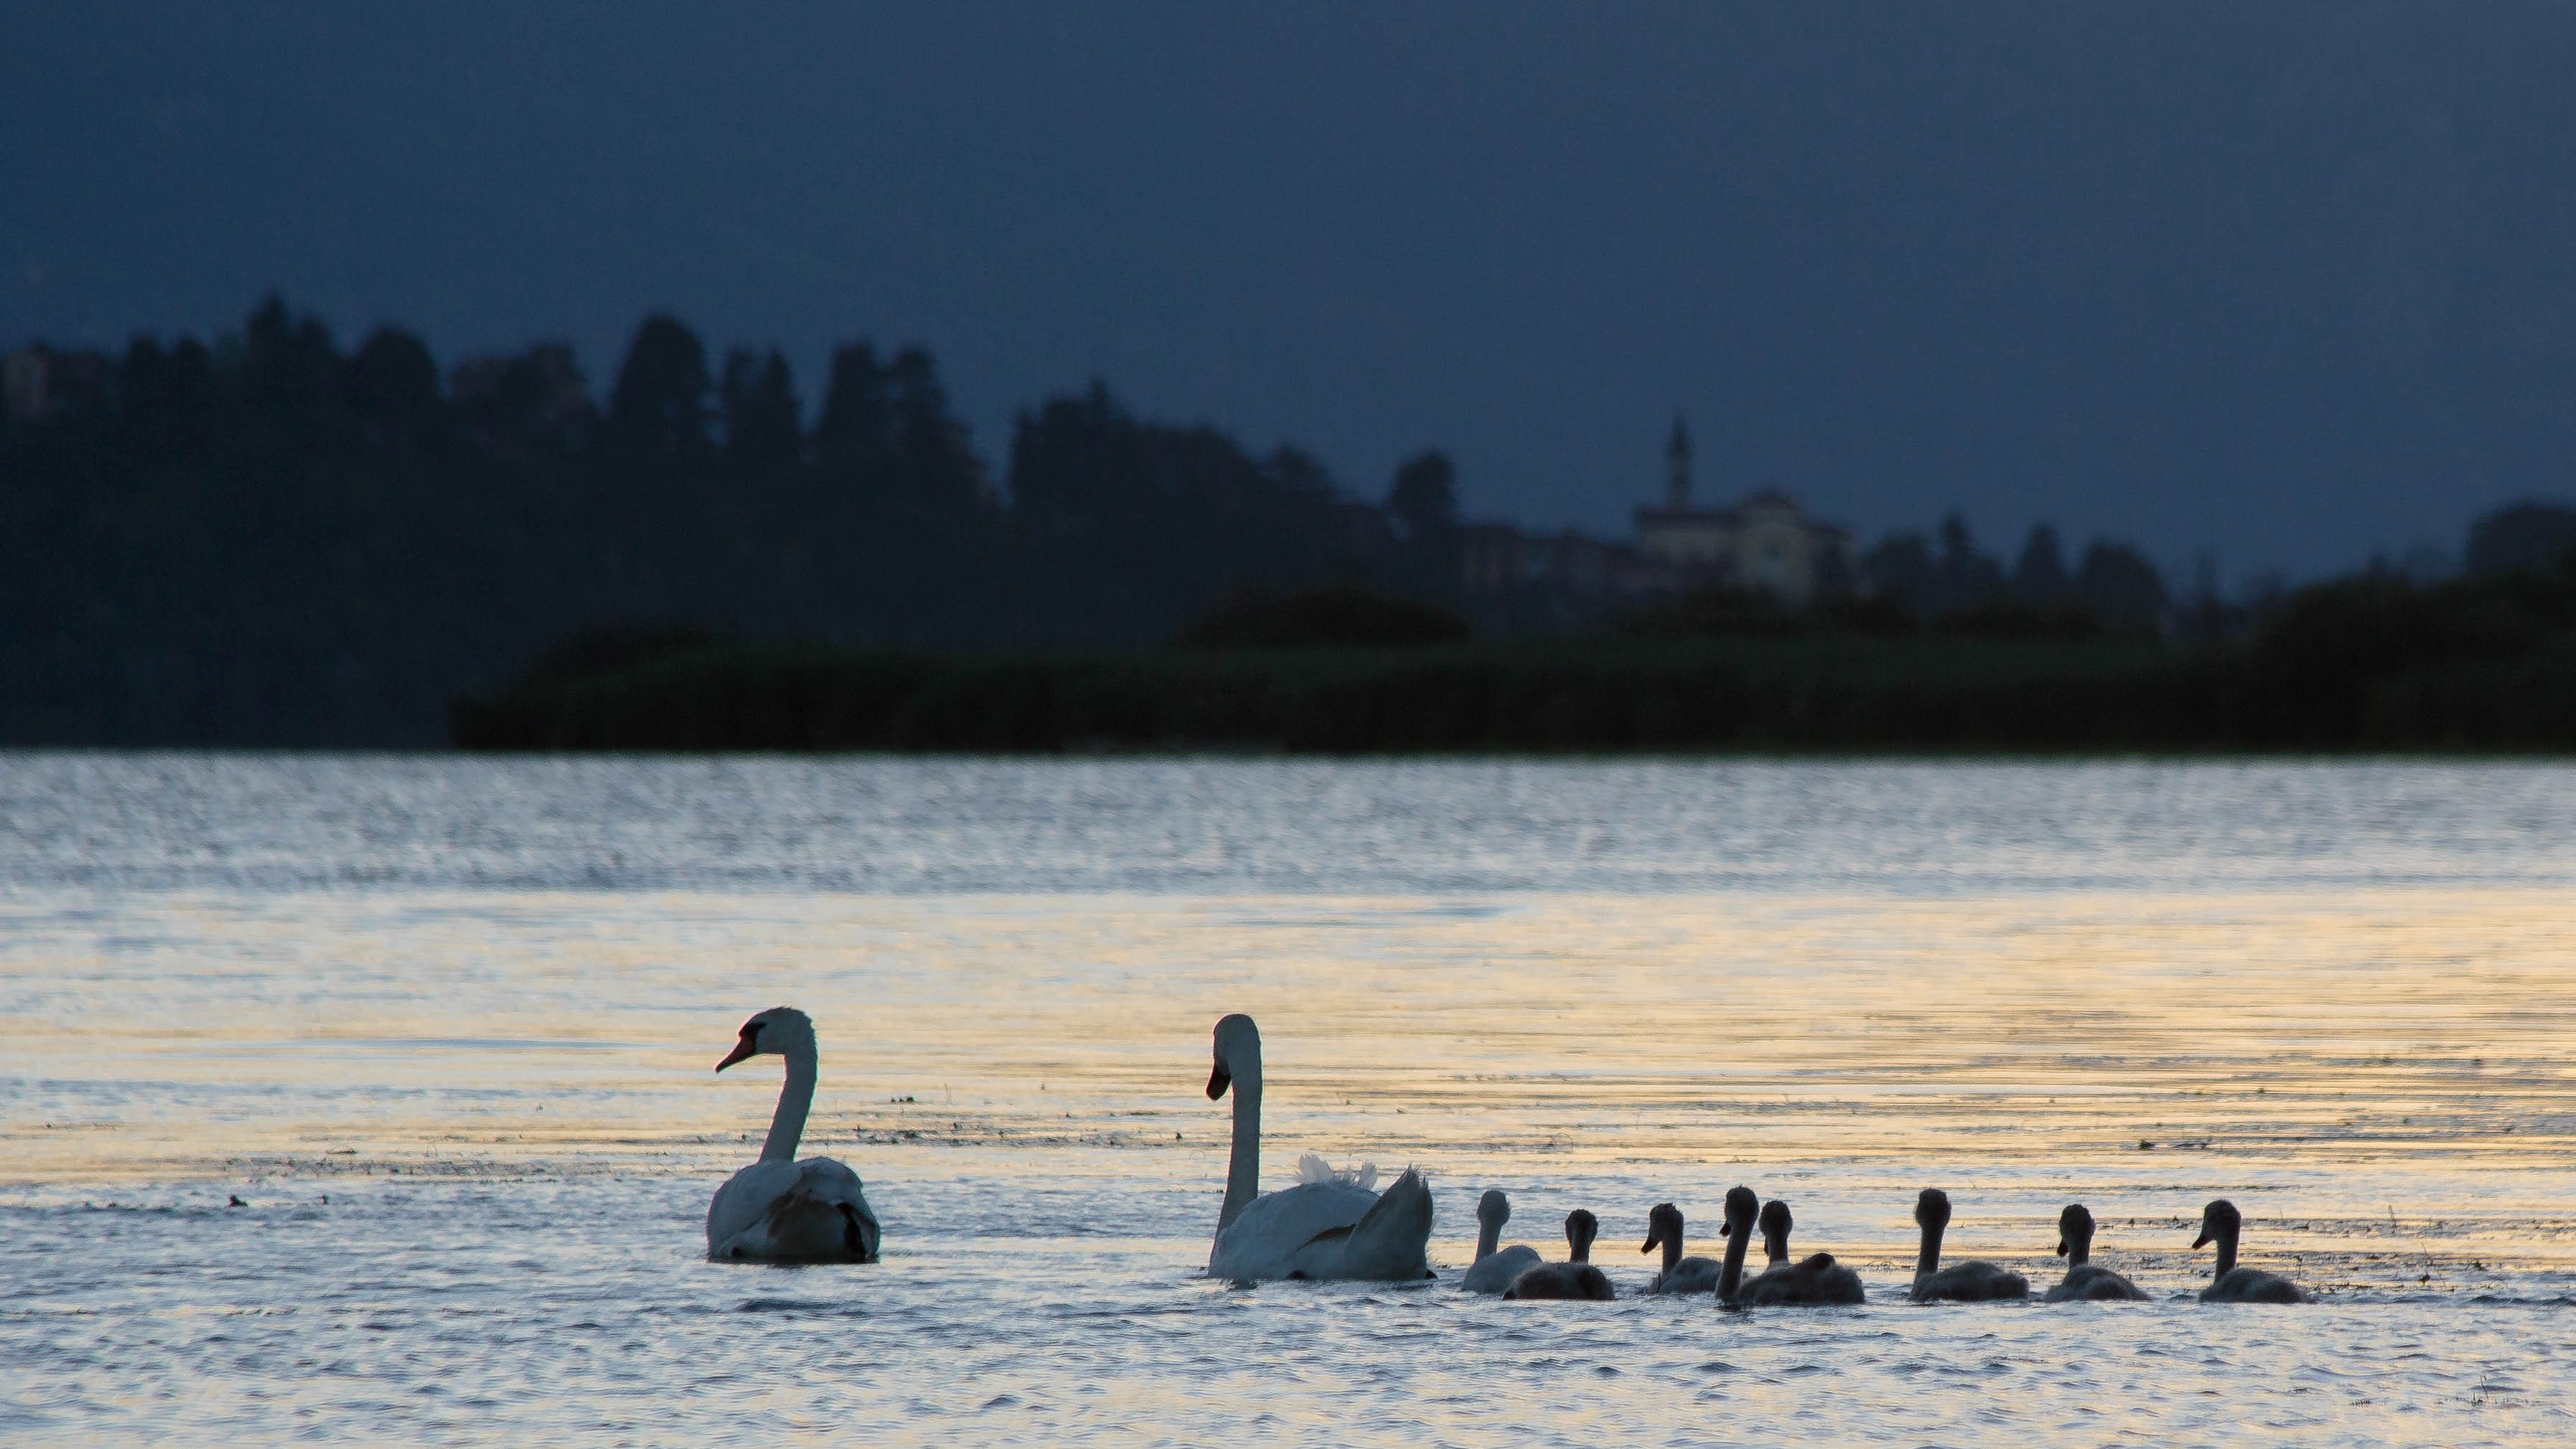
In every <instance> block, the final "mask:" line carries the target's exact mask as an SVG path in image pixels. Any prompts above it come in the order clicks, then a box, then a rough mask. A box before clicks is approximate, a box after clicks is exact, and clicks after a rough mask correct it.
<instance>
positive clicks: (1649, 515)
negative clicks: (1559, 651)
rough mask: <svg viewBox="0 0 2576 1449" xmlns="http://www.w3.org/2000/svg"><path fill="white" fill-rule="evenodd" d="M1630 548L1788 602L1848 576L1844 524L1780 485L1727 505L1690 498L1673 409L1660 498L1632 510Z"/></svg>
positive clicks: (1694, 574) (1685, 455)
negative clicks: (1812, 516) (1815, 516)
mask: <svg viewBox="0 0 2576 1449" xmlns="http://www.w3.org/2000/svg"><path fill="white" fill-rule="evenodd" d="M1637 551H1638V552H1639V553H1641V554H1643V555H1645V556H1646V557H1647V558H1649V559H1652V560H1654V561H1656V562H1659V563H1664V564H1669V565H1671V566H1673V567H1674V568H1676V569H1678V570H1680V571H1681V572H1682V574H1683V576H1684V577H1686V578H1687V579H1689V580H1690V582H1691V583H1692V584H1695V585H1705V584H1725V585H1731V586H1733V587H1736V588H1745V589H1759V590H1761V591H1763V592H1765V593H1768V594H1770V595H1771V596H1772V597H1774V598H1776V599H1778V600H1779V601H1780V602H1781V603H1783V604H1786V605H1788V606H1790V607H1791V608H1802V607H1804V606H1805V605H1806V604H1807V602H1808V601H1809V600H1811V599H1813V598H1814V597H1815V596H1816V594H1817V592H1818V591H1819V590H1820V589H1825V588H1829V587H1832V586H1834V584H1835V583H1836V582H1837V581H1847V580H1849V579H1851V578H1852V577H1853V576H1854V559H1853V553H1852V537H1851V533H1850V531H1849V530H1847V529H1842V528H1836V527H1834V526H1833V525H1831V524H1824V523H1814V522H1811V521H1809V520H1808V518H1807V513H1806V510H1805V509H1803V508H1801V507H1799V506H1798V501H1797V500H1796V499H1794V498H1791V497H1789V496H1788V495H1787V494H1785V493H1778V492H1773V491H1770V490H1765V491H1763V492H1760V493H1756V494H1754V495H1753V496H1751V497H1749V498H1747V499H1745V500H1744V501H1743V502H1741V503H1738V504H1736V505H1735V506H1734V507H1732V508H1702V507H1699V506H1697V505H1696V504H1694V503H1693V502H1692V501H1691V443H1690V430H1689V429H1688V428H1687V427H1685V426H1684V425H1683V422H1682V418H1681V415H1680V414H1679V413H1675V414H1674V415H1673V432H1672V437H1671V439H1670V440H1669V441H1668V442H1666V443H1665V445H1664V503H1663V506H1662V507H1660V508H1659V507H1656V506H1654V505H1653V504H1648V505H1646V506H1644V507H1641V508H1639V509H1638V510H1637Z"/></svg>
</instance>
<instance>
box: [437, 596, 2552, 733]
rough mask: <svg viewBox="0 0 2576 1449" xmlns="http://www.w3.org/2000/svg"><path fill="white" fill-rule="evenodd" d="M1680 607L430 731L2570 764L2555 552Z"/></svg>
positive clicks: (698, 698) (928, 660)
mask: <svg viewBox="0 0 2576 1449" xmlns="http://www.w3.org/2000/svg"><path fill="white" fill-rule="evenodd" d="M1698 605H1699V606H1698V607H1697V608H1695V609H1694V608H1668V609H1664V610H1659V611H1653V612H1648V613H1641V614H1635V615H1630V616H1627V617H1626V618H1625V619H1623V620H1622V621H1621V627H1620V628H1619V629H1617V630H1614V631H1611V632H1605V633H1602V634H1597V635H1589V636H1576V635H1563V636H1551V637H1532V638H1520V639H1488V640H1477V639H1471V638H1467V637H1465V629H1464V626H1463V624H1456V625H1452V624H1450V623H1447V622H1445V621H1443V620H1442V618H1441V617H1440V616H1439V611H1438V610H1436V609H1434V608H1429V607H1426V606H1425V605H1423V604H1422V603H1421V602H1420V601H1417V600H1405V599H1397V598H1391V597H1386V598H1380V597H1375V596H1372V595H1370V594H1369V593H1368V592H1367V591H1365V590H1361V589H1358V588H1355V587H1349V586H1345V587H1341V588H1335V589H1325V590H1307V591H1296V592H1290V593H1285V594H1275V595H1259V594H1255V595H1238V596H1237V597H1235V598H1233V599H1231V600H1229V601H1227V602H1225V603H1221V604H1220V605H1219V606H1218V607H1217V608H1215V609H1213V610H1211V611H1210V613H1209V615H1208V616H1207V617H1206V618H1204V619H1203V620H1201V621H1200V622H1199V623H1198V624H1196V625H1194V626H1193V627H1192V628H1191V629H1189V630H1185V631H1184V632H1183V634H1182V636H1181V638H1182V640H1183V641H1186V642H1179V643H1175V644H1172V645H1168V646H1163V647H1156V648H1128V649H1073V650H1050V651H1036V650H1017V651H1005V650H996V651H977V652H930V651H922V650H908V649H897V648H864V647H846V646H835V645H830V644H823V643H813V642H799V641H792V640H764V639H746V638H731V637H726V636H722V635H718V634H715V633H713V632H711V631H707V630H703V629H693V628H688V627H685V626H637V625H630V626H622V627H617V628H608V629H600V630H593V631H587V632H585V633H584V634H581V635H578V636H575V637H574V638H572V639H569V640H567V641H565V642H564V643H563V644H561V645H558V646H557V647H556V648H555V649H552V650H550V651H548V653H547V654H546V655H545V656H544V657H541V658H540V659H539V660H538V661H537V662H536V663H534V664H532V665H531V666H530V667H529V668H528V669H527V670H525V671H523V672H522V674H521V675H520V676H519V677H518V678H517V679H515V680H514V681H512V682H511V683H510V684H509V685H507V686H505V687H504V688H502V689H499V690H496V691H493V692H491V693H487V694H478V695H466V696H460V697H458V698H456V699H455V700H453V701H452V702H451V707H450V713H449V728H450V739H451V742H452V743H453V744H455V745H456V746H457V747H459V748H462V749H467V750H482V751H499V750H545V751H677V752H694V751H735V750H755V751H785V752H835V751H918V752H941V751H957V752H973V753H1084V752H1130V751H1132V752H1184V751H1192V750H1208V751H1219V750H1223V751H1252V752H1283V753H1293V754H1320V755H1356V754H1407V753H1454V754H1476V753H1509V754H1548V753H1622V752H1659V753H1753V754H1770V753H1782V754H1797V753H1822V754H1835V753H1935V754H1937V753H2040V754H2100V753H2124V754H2125V753H2176V754H2192V753H2209V754H2233V753H2283V752H2288V753H2336V752H2372V753H2380V752H2456V753H2518V754H2563V753H2569V752H2576V559H2571V560H2569V561H2568V562H2567V563H2566V564H2562V565H2560V566H2559V567H2557V568H2555V569H2552V570H2540V571H2526V572H2520V573H2513V574H2507V575H2501V576H2495V577H2488V578H2475V579H2465V580H2458V581H2454V582H2451V583H2445V584H2439V585H2434V586H2431V587H2418V586H2416V585H2414V584H2411V583H2409V582H2407V581H2406V580H2405V579H2404V578H2402V577H2399V576H2396V575H2393V574H2385V573H2373V574H2364V575H2358V576H2355V577H2352V578H2347V579H2342V580H2337V581H2334V582H2331V583H2327V584H2321V585H2318V586H2315V587H2312V588H2309V589H2304V590H2301V591H2299V592H2297V593H2295V594H2292V595H2289V596H2287V597H2286V598H2285V599H2283V600H2281V601H2280V602H2279V603H2277V604H2276V605H2275V606H2274V607H2273V608H2272V609H2271V610H2270V611H2268V612H2267V614H2266V615H2265V617H2264V618H2263V619H2261V620H2260V621H2259V622H2258V623H2257V625H2256V627H2255V628H2254V629H2253V631H2252V633H2251V635H2250V636H2249V637H2246V638H2244V639H2241V640H2236V641H2217V642H2206V643H2198V644H2177V643H2173V642H2168V641H2166V640H2163V639H2160V638H2157V637H2155V636H2152V635H2147V636H2125V637H2124V636H2121V635H2118V634H2115V633H2112V632H2109V631H2105V630H2102V629H2100V627H2099V626H2098V625H2092V626H2089V627H2088V625H2087V621H2085V620H2084V619H2082V618H2080V617H2078V616H2073V615H2067V614H2064V613H2063V612H2062V611H2046V610H2023V611H2017V612H2016V611H2011V610H1997V609H1988V610H1985V611H1982V612H1981V613H1978V614H1974V615H1970V616H1966V617H1965V618H1960V619H1952V620H1948V621H1943V620H1936V621H1934V622H1933V623H1932V624H1931V625H1928V626H1913V625H1910V624H1909V623H1907V621H1905V620H1904V619H1903V618H1902V616H1887V615H1884V614H1873V613H1872V612H1871V611H1868V610H1865V609H1855V610H1849V611H1846V612H1845V613H1844V614H1843V615H1842V616H1841V617H1839V618H1838V617H1836V616H1834V615H1832V614H1831V613H1830V612H1827V611H1819V613H1818V614H1813V615H1791V614H1786V613H1781V612H1777V611H1771V610H1766V609H1763V608H1760V607H1758V606H1755V605H1752V604H1750V603H1749V602H1748V601H1744V600H1740V599H1738V600H1726V599H1719V600H1716V601H1714V603H1712V601H1708V600H1701V601H1698ZM1693 620H1696V621H1697V623H1698V627H1697V628H1696V629H1693V628H1689V627H1684V626H1685V625H1686V624H1688V623H1689V622H1690V621H1693ZM1677 621H1678V622H1677ZM1945 623H1946V625H1947V627H1946V628H1945V627H1944V626H1945ZM1971 630H1973V631H1974V632H1970V631H1971Z"/></svg>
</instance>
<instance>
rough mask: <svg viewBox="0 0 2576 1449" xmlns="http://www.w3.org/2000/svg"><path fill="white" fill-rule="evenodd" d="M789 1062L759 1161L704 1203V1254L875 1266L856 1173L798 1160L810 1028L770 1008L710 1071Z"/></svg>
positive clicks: (871, 1224)
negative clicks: (777, 1059) (763, 1061)
mask: <svg viewBox="0 0 2576 1449" xmlns="http://www.w3.org/2000/svg"><path fill="white" fill-rule="evenodd" d="M773 1054H774V1055H777V1056H783V1057H785V1058H787V1083H786V1085H785V1086H783V1087H781V1088H780V1089H779V1092H778V1110H777V1111H776V1112H775V1113H773V1114H772V1115H771V1117H770V1119H769V1139H768V1140H767V1141H765V1142H763V1143H762V1144H761V1146H760V1160H759V1161H758V1162H755V1163H753V1164H752V1165H751V1166H749V1167H746V1168H744V1169H743V1170H742V1171H740V1172H737V1173H735V1174H734V1175H733V1176H732V1177H730V1178H728V1179H726V1181H725V1185H724V1186H722V1187H720V1188H717V1189H716V1195H715V1200H714V1201H712V1202H710V1203H708V1204H707V1256H708V1257H709V1258H716V1259H734V1258H743V1259H756V1260H759V1261H763V1262H772V1263H873V1262H875V1261H876V1260H877V1243H878V1241H879V1238H880V1237H881V1233H880V1230H879V1229H878V1227H877V1215H876V1213H875V1212H874V1211H873V1210H872V1209H870V1208H869V1207H868V1199H867V1194H866V1193H864V1192H862V1191H861V1190H860V1183H859V1175H858V1174H857V1173H855V1172H852V1171H850V1170H849V1169H848V1168H846V1167H844V1166H842V1165H841V1164H840V1163H837V1162H835V1161H833V1160H832V1159H831V1158H828V1157H808V1158H806V1159H805V1160H804V1161H802V1162H799V1161H797V1160H796V1143H797V1140H798V1139H799V1138H801V1137H803V1136H804V1135H805V1114H806V1113H807V1112H808V1111H810V1110H812V1108H813V1106H814V1076H815V1047H814V1023H813V1021H812V1019H811V1018H809V1017H807V1016H806V1015H805V1013H803V1012H801V1011H798V1010H797V1009H796V1008H795V1007H792V1006H773V1007H771V1008H770V1009H768V1010H767V1011H764V1012H762V1013H760V1014H759V1015H758V1016H755V1017H753V1018H752V1019H751V1020H749V1021H746V1022H744V1023H743V1024H742V1035H741V1038H740V1040H738V1041H736V1042H735V1043H734V1046H733V1051H732V1052H731V1053H730V1054H729V1055H727V1056H726V1057H725V1059H724V1060H723V1061H720V1062H718V1063H716V1070H717V1071H720V1072H721V1071H723V1070H724V1069H725V1068H727V1067H729V1066H732V1065H733V1064H734V1063H736V1062H739V1061H744V1060H747V1059H749V1058H751V1057H756V1056H763V1055H773Z"/></svg>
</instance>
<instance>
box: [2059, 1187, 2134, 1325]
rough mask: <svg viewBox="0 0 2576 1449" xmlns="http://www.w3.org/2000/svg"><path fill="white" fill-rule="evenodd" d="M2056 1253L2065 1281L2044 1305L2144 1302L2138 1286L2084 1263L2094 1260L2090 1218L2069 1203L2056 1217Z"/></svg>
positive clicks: (2106, 1269)
mask: <svg viewBox="0 0 2576 1449" xmlns="http://www.w3.org/2000/svg"><path fill="white" fill-rule="evenodd" d="M2057 1251H2058V1252H2059V1253H2060V1254H2062V1255H2063V1256H2064V1257H2065V1259H2066V1281H2065V1282H2063V1283H2060V1284H2058V1285H2057V1286H2056V1287H2054V1288H2051V1289H2049V1290H2048V1294H2047V1296H2046V1297H2045V1298H2043V1299H2042V1300H2041V1301H2042V1302H2046V1303H2086V1302H2100V1301H2115V1300H2125V1301H2128V1302H2132V1303H2141V1302H2144V1301H2146V1296H2147V1295H2146V1294H2144V1293H2141V1292H2139V1291H2138V1285H2137V1284H2135V1283H2132V1282H2130V1281H2129V1280H2128V1279H2127V1278H2125V1277H2123V1276H2121V1275H2120V1274H2118V1273H2114V1272H2112V1271H2111V1270H2110V1269H2108V1268H2099V1267H2095V1266H2094V1265H2093V1264H2092V1263H2090V1262H2088V1261H2086V1260H2087V1259H2090V1258H2091V1257H2092V1256H2093V1214H2091V1213H2090V1212H2087V1211H2085V1208H2084V1204H2082V1203H2080V1202H2071V1203H2068V1204H2067V1205H2066V1211H2064V1212H2062V1213H2059V1214H2058V1215H2057Z"/></svg>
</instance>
